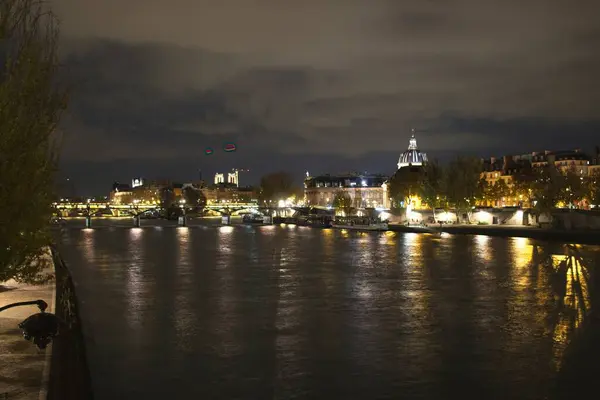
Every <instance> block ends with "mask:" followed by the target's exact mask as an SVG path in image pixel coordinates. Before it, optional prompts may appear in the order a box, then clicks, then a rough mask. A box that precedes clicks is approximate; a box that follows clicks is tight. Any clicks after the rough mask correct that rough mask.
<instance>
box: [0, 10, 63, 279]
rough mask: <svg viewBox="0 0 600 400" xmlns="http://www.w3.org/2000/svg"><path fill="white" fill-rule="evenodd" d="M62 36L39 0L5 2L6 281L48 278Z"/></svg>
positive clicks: (2, 220)
mask: <svg viewBox="0 0 600 400" xmlns="http://www.w3.org/2000/svg"><path fill="white" fill-rule="evenodd" d="M57 39H58V30H57V28H56V24H55V20H54V18H53V16H52V14H51V13H49V12H48V10H47V9H45V8H43V5H42V4H41V3H40V2H38V1H36V0H2V1H1V2H0V182H1V184H0V281H5V280H7V279H10V278H14V279H16V280H18V281H28V282H35V281H39V280H41V279H44V278H45V276H44V275H43V268H44V266H45V264H44V263H43V262H42V261H43V260H44V258H42V257H43V254H44V251H45V246H46V245H48V244H49V243H50V241H51V238H50V227H49V221H50V217H51V215H52V209H51V203H52V199H53V188H54V182H53V180H54V176H55V172H56V169H57V164H58V140H57V126H58V123H59V120H60V116H61V114H62V111H63V110H64V108H65V107H66V92H65V91H64V90H63V89H62V88H61V85H59V83H58V82H57V73H58V68H59V63H58V59H57Z"/></svg>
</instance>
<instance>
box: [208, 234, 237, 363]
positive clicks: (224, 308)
mask: <svg viewBox="0 0 600 400" xmlns="http://www.w3.org/2000/svg"><path fill="white" fill-rule="evenodd" d="M217 233H218V235H217V241H216V243H215V246H216V249H215V254H216V260H215V268H216V270H217V271H216V272H217V275H216V282H215V283H216V285H215V289H216V295H217V302H216V303H217V304H216V313H214V314H213V315H212V317H213V318H214V322H213V323H212V324H211V326H212V327H213V329H214V330H215V333H216V335H217V338H218V342H217V343H216V346H215V351H216V353H217V355H218V356H220V357H233V356H235V355H237V354H239V353H240V352H241V345H240V342H239V341H238V340H236V337H235V330H236V328H237V324H238V323H240V318H239V315H238V311H237V302H236V300H237V296H236V292H235V289H236V288H235V284H236V279H235V274H234V268H235V264H234V255H235V251H236V248H235V228H234V227H232V226H221V227H219V228H217ZM207 267H208V268H210V266H207Z"/></svg>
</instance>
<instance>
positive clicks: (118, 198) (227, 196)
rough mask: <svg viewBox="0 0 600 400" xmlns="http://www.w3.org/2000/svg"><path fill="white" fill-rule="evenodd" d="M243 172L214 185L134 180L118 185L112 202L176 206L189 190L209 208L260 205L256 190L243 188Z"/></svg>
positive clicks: (220, 175) (218, 178)
mask: <svg viewBox="0 0 600 400" xmlns="http://www.w3.org/2000/svg"><path fill="white" fill-rule="evenodd" d="M239 172H240V171H239V170H237V169H234V170H232V171H231V172H229V173H226V174H225V173H217V174H215V177H214V183H212V184H207V183H206V182H205V181H204V180H201V179H200V180H196V181H192V182H187V183H177V182H172V181H169V180H147V179H144V178H136V179H132V181H131V183H130V184H129V183H127V184H123V183H119V182H115V183H114V184H113V188H112V190H111V192H110V195H109V197H108V200H109V201H110V203H112V204H117V205H119V204H134V203H140V204H161V203H162V202H164V200H165V197H167V196H169V197H171V200H172V201H173V202H175V203H178V202H181V201H182V200H185V198H186V190H188V189H189V190H193V191H196V192H197V195H196V196H197V197H199V198H201V199H203V200H204V202H205V203H206V204H207V205H213V204H218V203H221V204H223V203H228V204H231V203H235V204H240V203H256V202H257V201H258V193H257V191H256V190H255V188H253V187H249V186H246V187H244V186H240V184H239V183H240V180H239Z"/></svg>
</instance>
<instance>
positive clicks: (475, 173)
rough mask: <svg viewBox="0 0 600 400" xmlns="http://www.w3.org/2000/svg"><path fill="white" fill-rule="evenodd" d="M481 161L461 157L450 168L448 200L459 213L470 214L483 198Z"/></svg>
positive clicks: (447, 176) (447, 187) (447, 189)
mask: <svg viewBox="0 0 600 400" xmlns="http://www.w3.org/2000/svg"><path fill="white" fill-rule="evenodd" d="M481 169H482V164H481V160H479V159H477V158H473V157H462V156H459V157H457V158H456V159H455V160H453V161H452V162H451V163H450V165H449V166H448V173H447V175H446V179H447V180H446V182H447V185H446V191H447V196H448V200H449V201H450V203H452V204H454V206H455V207H456V210H457V212H458V211H461V212H466V213H467V214H469V213H470V211H471V209H472V207H473V206H475V203H476V201H477V200H478V199H480V198H481V197H482V193H481V185H480V184H479V181H480V176H481Z"/></svg>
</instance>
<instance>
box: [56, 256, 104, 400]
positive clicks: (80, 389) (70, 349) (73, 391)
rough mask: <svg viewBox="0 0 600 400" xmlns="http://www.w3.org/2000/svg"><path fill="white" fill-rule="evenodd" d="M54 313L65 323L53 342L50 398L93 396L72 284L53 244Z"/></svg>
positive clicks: (83, 398)
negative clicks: (54, 275) (54, 276)
mask: <svg viewBox="0 0 600 400" xmlns="http://www.w3.org/2000/svg"><path fill="white" fill-rule="evenodd" d="M51 250H52V260H53V262H54V268H55V271H56V303H55V313H56V316H58V317H59V318H60V319H61V320H62V321H63V322H64V323H65V325H66V327H64V328H63V329H62V331H61V332H59V335H58V336H57V337H56V338H55V339H54V343H53V344H52V357H51V366H50V382H49V387H48V397H47V398H48V399H49V400H64V399H78V400H85V399H92V398H93V394H92V385H91V379H90V372H89V368H88V363H87V355H86V350H85V341H84V338H83V333H82V329H81V319H80V314H79V307H78V301H77V296H76V293H75V286H74V285H73V280H72V279H71V274H70V273H69V270H68V269H67V266H66V264H65V262H64V261H63V259H62V257H61V256H60V254H59V253H58V251H57V250H56V249H55V248H51Z"/></svg>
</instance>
